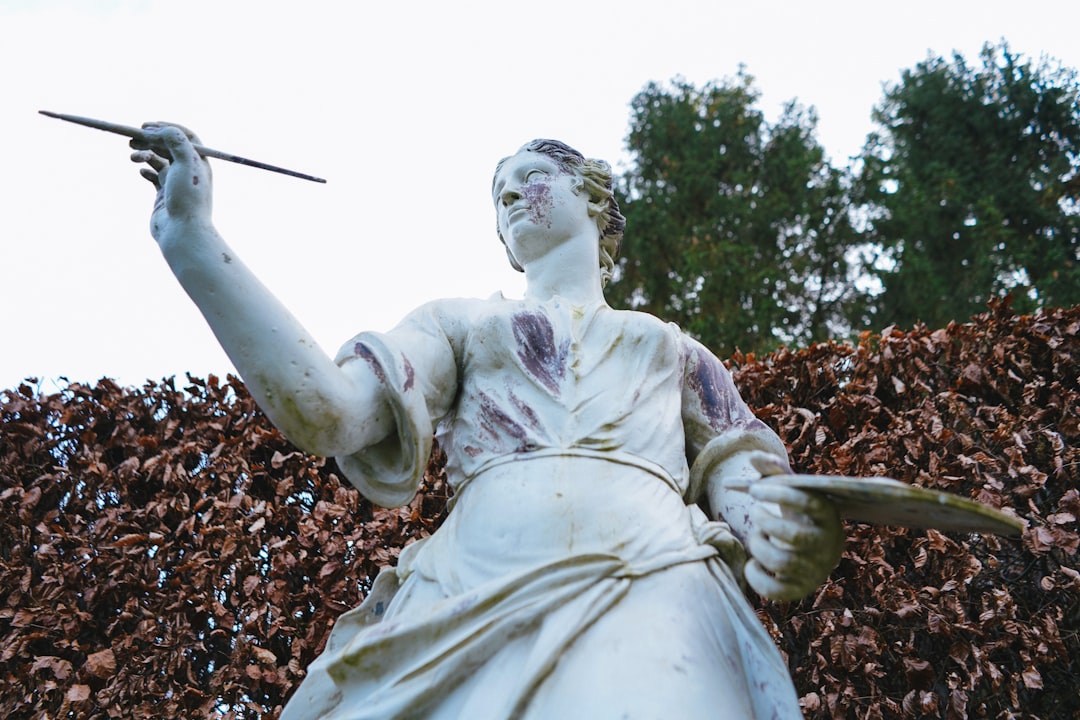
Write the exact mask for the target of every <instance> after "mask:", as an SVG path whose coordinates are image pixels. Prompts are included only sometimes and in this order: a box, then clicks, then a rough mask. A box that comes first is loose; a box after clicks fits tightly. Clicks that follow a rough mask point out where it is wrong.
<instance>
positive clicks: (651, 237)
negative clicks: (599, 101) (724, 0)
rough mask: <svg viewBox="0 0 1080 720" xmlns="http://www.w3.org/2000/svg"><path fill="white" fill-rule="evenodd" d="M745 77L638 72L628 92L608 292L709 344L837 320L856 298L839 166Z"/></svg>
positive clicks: (826, 326)
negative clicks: (621, 232)
mask: <svg viewBox="0 0 1080 720" xmlns="http://www.w3.org/2000/svg"><path fill="white" fill-rule="evenodd" d="M757 100H758V93H757V91H756V90H755V89H754V87H753V80H752V78H751V77H750V76H749V75H747V74H745V73H742V72H740V74H739V75H737V76H736V77H735V78H733V79H728V80H726V81H723V82H721V83H716V84H708V85H705V86H704V87H702V88H700V89H698V88H695V87H694V86H692V85H690V84H688V83H686V82H685V81H682V80H675V81H673V82H672V83H671V84H670V85H668V86H661V85H657V84H655V83H650V84H649V85H647V86H646V87H645V88H644V89H643V90H642V91H641V92H640V93H639V94H638V95H637V96H636V97H635V98H634V100H633V102H632V104H631V105H632V117H631V129H630V133H629V136H628V138H627V145H628V148H629V150H630V152H631V155H632V157H633V161H634V162H633V167H632V168H631V169H630V170H629V171H628V172H627V173H626V174H625V175H624V176H623V177H622V179H621V187H620V198H619V201H620V204H621V205H622V208H623V212H624V214H625V215H626V217H627V233H626V238H625V240H624V243H623V248H622V256H621V259H620V261H619V265H618V270H617V272H616V276H615V279H614V280H613V282H612V283H611V285H610V287H609V289H608V297H609V299H610V301H611V302H612V304H614V305H616V306H622V307H632V308H637V309H641V310H645V311H647V312H651V313H653V314H655V315H658V316H660V317H662V318H664V319H666V320H671V321H674V322H676V323H678V324H679V325H680V326H682V327H683V328H684V329H686V330H687V331H688V332H690V333H692V334H693V335H695V336H697V337H698V338H699V339H701V340H702V342H704V343H705V344H706V345H708V346H709V347H711V348H712V349H713V350H714V351H716V352H718V353H720V354H721V355H727V354H730V353H731V352H733V351H734V350H735V348H736V346H738V347H739V348H741V349H743V350H749V351H764V350H768V349H772V348H774V347H776V345H777V344H778V343H780V342H801V343H805V342H807V341H810V340H817V339H823V338H825V337H827V336H829V335H836V334H838V333H839V334H843V333H844V332H845V331H846V328H847V327H848V326H849V322H848V320H847V318H848V317H849V316H851V315H853V314H856V313H857V312H858V310H859V307H860V302H861V300H862V298H860V297H859V295H858V294H857V293H856V291H855V290H854V286H853V284H852V283H851V282H850V281H849V278H850V277H851V276H852V275H853V272H854V268H853V267H852V266H851V263H849V258H850V257H851V254H850V253H849V252H848V250H849V249H850V248H851V247H852V246H853V245H854V243H855V241H856V239H857V236H856V234H855V233H854V231H853V229H852V227H851V223H850V221H849V218H848V213H847V211H846V208H847V206H848V202H847V198H846V194H845V182H844V177H843V175H842V174H841V173H840V172H838V171H836V170H835V169H833V168H832V167H831V166H830V165H829V164H828V163H827V162H826V160H825V158H824V153H823V151H822V148H821V146H820V145H819V144H818V142H817V141H816V139H815V138H814V128H815V124H816V118H815V116H814V114H813V112H812V111H807V110H805V109H803V108H801V107H799V106H797V105H796V104H794V103H791V104H789V105H788V106H787V108H786V109H785V110H784V112H783V115H782V116H781V117H780V119H779V120H778V121H777V122H776V123H775V124H769V123H767V122H766V121H765V119H764V117H763V115H762V113H761V111H760V110H758V109H757V107H756V103H757Z"/></svg>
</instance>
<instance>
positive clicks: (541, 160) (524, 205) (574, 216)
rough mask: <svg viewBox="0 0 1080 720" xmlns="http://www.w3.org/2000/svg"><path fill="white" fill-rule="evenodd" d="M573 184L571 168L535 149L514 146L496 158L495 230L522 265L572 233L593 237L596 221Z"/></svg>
mask: <svg viewBox="0 0 1080 720" xmlns="http://www.w3.org/2000/svg"><path fill="white" fill-rule="evenodd" d="M579 188H580V180H579V178H578V177H577V176H576V175H575V174H574V173H572V172H568V171H565V170H563V169H561V168H560V167H559V165H558V164H557V163H556V162H555V161H554V160H552V159H551V158H549V157H548V156H547V155H543V154H541V153H535V152H532V151H524V152H520V153H518V154H517V155H514V156H512V157H510V158H509V159H507V160H506V161H505V162H504V163H503V164H502V167H501V168H500V169H499V173H498V175H496V176H495V183H494V186H493V189H492V193H493V199H494V201H495V211H496V213H497V214H498V222H499V232H500V233H501V234H502V238H503V241H504V242H505V243H506V247H507V249H508V250H509V251H510V253H511V254H512V255H513V256H514V258H515V259H516V260H517V261H518V263H519V264H521V265H522V267H524V266H525V265H526V264H527V263H528V262H530V261H531V260H534V259H536V258H538V257H542V256H543V255H544V254H545V253H546V252H547V251H548V250H550V249H551V248H552V247H555V246H556V245H559V244H560V243H562V242H565V241H567V240H569V239H570V238H572V237H576V236H581V235H584V236H585V237H590V238H591V242H596V233H597V228H596V221H595V220H594V219H593V218H592V217H590V216H589V203H588V197H587V196H586V193H585V192H584V191H582V190H580V189H579Z"/></svg>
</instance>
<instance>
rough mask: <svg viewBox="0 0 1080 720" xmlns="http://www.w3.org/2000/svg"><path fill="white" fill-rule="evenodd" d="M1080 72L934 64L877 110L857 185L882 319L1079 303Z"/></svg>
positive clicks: (987, 58)
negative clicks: (1004, 301) (874, 254)
mask: <svg viewBox="0 0 1080 720" xmlns="http://www.w3.org/2000/svg"><path fill="white" fill-rule="evenodd" d="M1078 90H1080V87H1078V85H1077V81H1076V76H1075V74H1074V73H1073V72H1071V71H1067V70H1064V69H1062V68H1060V67H1054V66H1051V64H1050V63H1049V62H1048V61H1046V60H1043V61H1041V62H1040V63H1039V64H1033V63H1032V62H1031V61H1029V60H1026V59H1023V58H1022V57H1020V56H1019V55H1016V54H1014V53H1012V52H1010V51H1009V48H1008V46H1007V45H1005V44H1001V45H998V46H990V45H987V46H986V47H984V48H983V51H982V54H981V65H980V66H979V67H969V66H968V64H967V63H966V62H965V61H964V59H963V58H962V57H961V56H959V55H954V56H953V58H952V61H951V62H947V61H946V60H945V59H943V58H940V57H931V58H929V59H928V60H926V61H924V62H922V63H919V64H918V65H916V67H915V68H914V69H913V70H907V71H905V72H904V73H903V74H902V76H901V81H900V83H899V84H897V85H895V86H893V87H891V88H889V89H888V90H887V91H886V95H885V98H884V100H883V101H882V103H881V104H880V105H879V106H878V107H877V108H876V109H875V115H874V117H875V120H876V122H877V123H878V124H879V125H880V126H881V130H880V132H877V133H874V134H872V135H871V136H870V138H869V139H868V141H867V145H866V149H865V151H864V155H863V163H864V164H863V170H862V176H861V178H860V187H861V197H862V199H863V200H864V201H865V203H866V210H867V217H868V219H869V226H870V227H869V231H870V234H871V236H872V239H873V240H874V241H875V242H876V243H878V244H879V246H880V248H881V252H882V256H883V258H884V259H885V262H884V263H881V265H882V266H883V267H879V268H878V273H879V275H880V278H881V281H882V285H883V287H884V292H883V293H882V295H881V296H880V298H879V301H878V303H877V305H878V317H879V318H880V321H884V322H887V323H897V324H900V325H910V324H912V323H914V322H916V321H920V320H921V321H923V322H925V323H927V324H928V325H929V326H931V327H941V326H944V325H945V324H946V323H948V321H950V320H954V319H955V320H962V319H965V318H967V317H969V316H971V315H972V314H974V313H976V312H979V311H981V310H982V309H983V308H984V307H985V306H986V303H987V301H988V300H989V299H990V298H992V297H994V296H1001V295H1004V294H1006V293H1008V292H1012V293H1013V295H1014V298H1015V300H1014V304H1015V306H1016V307H1017V308H1018V309H1020V310H1023V311H1030V310H1033V309H1035V308H1036V307H1042V306H1068V305H1073V304H1077V303H1080V196H1078V194H1080V175H1078V169H1080V105H1078Z"/></svg>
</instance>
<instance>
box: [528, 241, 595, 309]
mask: <svg viewBox="0 0 1080 720" xmlns="http://www.w3.org/2000/svg"><path fill="white" fill-rule="evenodd" d="M525 283H526V284H525V297H527V298H530V299H533V300H538V301H540V302H545V301H547V300H550V299H552V298H553V297H556V296H558V297H561V298H563V299H564V300H566V301H568V302H570V303H571V304H574V305H579V306H582V307H587V306H590V305H593V304H595V303H597V302H602V301H603V299H604V291H603V287H602V283H601V280H600V261H599V259H598V258H597V257H596V256H595V253H593V254H590V253H582V252H575V251H574V248H573V247H572V246H563V247H560V248H556V249H554V250H552V252H550V253H548V254H547V255H545V256H544V257H543V258H540V259H537V260H534V261H533V262H531V263H529V264H528V265H527V266H526V267H525Z"/></svg>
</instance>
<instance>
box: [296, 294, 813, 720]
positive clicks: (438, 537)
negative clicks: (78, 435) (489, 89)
mask: <svg viewBox="0 0 1080 720" xmlns="http://www.w3.org/2000/svg"><path fill="white" fill-rule="evenodd" d="M337 362H338V363H339V364H344V363H352V362H364V363H368V364H369V366H370V367H371V369H372V371H373V373H374V376H375V377H377V378H378V380H379V382H381V383H383V385H384V386H385V388H386V391H387V393H388V396H389V398H390V403H391V406H392V408H393V411H394V415H395V422H396V431H395V432H394V433H393V434H392V435H391V436H390V437H388V438H387V439H386V440H385V441H383V442H382V443H379V444H378V445H375V446H372V447H370V448H367V449H365V450H364V451H361V452H358V453H356V454H355V455H352V456H348V457H341V458H338V463H339V465H340V467H341V468H342V471H343V472H344V473H345V474H346V475H347V476H348V477H349V479H350V480H351V481H352V482H353V483H354V484H355V485H356V486H357V487H358V488H359V489H360V491H361V492H362V493H363V494H364V495H365V496H367V497H368V498H369V499H371V500H372V501H373V502H376V503H378V504H381V505H386V506H396V505H401V504H404V503H407V502H408V501H409V500H410V499H411V498H412V496H413V495H414V494H415V492H416V488H417V486H418V484H419V482H420V479H421V478H422V475H423V471H424V467H425V465H426V461H427V458H428V454H429V452H430V449H431V438H432V436H433V434H434V435H435V436H436V437H437V438H438V440H439V444H440V446H441V447H442V448H443V450H444V451H445V452H446V455H447V466H446V470H447V476H448V479H449V482H450V484H451V486H452V487H453V489H454V499H453V506H452V508H451V511H450V513H449V515H448V517H447V520H446V522H445V523H444V524H443V526H442V527H441V528H440V529H439V530H438V531H436V532H435V533H434V534H433V535H432V536H431V537H429V538H426V539H423V540H420V541H418V542H415V543H413V544H411V545H409V546H407V547H406V548H405V549H404V550H403V551H402V553H401V557H400V559H399V562H398V565H397V567H396V568H388V569H386V570H384V571H383V572H382V573H381V574H380V576H379V577H378V579H377V580H376V582H375V584H374V586H373V588H372V591H371V593H369V595H368V597H367V598H366V600H365V601H364V603H363V604H362V605H361V606H360V607H359V608H357V609H355V610H353V611H351V612H349V613H346V614H345V615H343V616H342V617H341V618H340V619H339V620H338V622H337V624H336V625H335V627H334V630H333V632H332V633H331V636H330V638H329V640H328V643H327V647H326V649H325V650H324V652H323V654H322V655H321V656H320V657H319V658H318V659H317V660H316V661H315V662H313V663H312V665H311V666H310V667H309V669H308V677H307V678H306V679H305V681H304V682H303V683H302V684H301V686H300V688H298V690H297V692H296V693H295V695H294V696H293V698H292V699H291V700H290V702H289V705H288V706H287V707H286V709H285V712H284V713H283V715H282V718H283V720H297V719H301V718H334V719H339V720H345V719H349V720H360V719H361V718H399V717H400V718H405V717H416V718H458V717H462V718H478V719H484V718H489V719H492V720H494V719H497V718H511V717H513V718H518V717H521V718H577V717H580V718H694V717H702V718H799V717H801V712H800V710H799V707H798V703H797V699H796V696H795V692H794V688H793V686H792V684H791V680H790V678H789V676H788V673H787V668H786V667H785V665H784V662H783V660H782V658H781V657H780V654H779V652H778V651H777V649H776V647H775V646H774V645H773V643H772V641H771V639H770V638H769V636H768V635H767V634H766V633H765V632H764V629H763V628H762V626H761V625H760V623H759V622H758V620H757V617H756V616H755V615H754V613H753V611H752V609H751V608H750V606H749V604H748V603H747V601H746V599H745V598H744V596H743V595H742V592H741V589H740V586H739V578H740V577H741V563H742V560H743V557H744V556H743V554H742V546H741V544H740V543H739V541H738V539H736V537H735V536H734V535H733V534H732V532H731V529H730V527H729V526H728V524H727V523H725V522H723V520H722V519H721V520H714V521H710V520H709V519H708V518H707V517H706V516H705V514H704V513H703V512H702V510H701V508H699V506H698V505H697V504H696V503H697V501H698V500H700V499H701V498H702V497H703V492H704V485H705V484H706V483H708V482H711V481H715V480H716V479H715V478H713V477H712V475H711V472H712V471H713V469H714V468H716V467H718V466H719V465H720V464H722V463H723V461H724V460H725V459H727V458H729V457H730V456H731V455H733V454H734V453H736V452H740V451H743V450H747V449H756V450H763V451H765V452H770V453H774V454H776V455H778V456H780V457H782V458H784V461H785V462H786V452H785V449H784V446H783V444H782V443H781V441H780V440H779V438H778V437H777V436H776V435H775V434H774V433H773V432H772V431H771V430H769V429H768V428H767V427H766V426H765V425H764V424H763V423H761V422H760V421H759V420H757V419H756V418H755V417H754V416H753V414H752V413H751V412H750V410H749V409H748V408H747V406H746V405H745V403H743V401H742V400H741V398H740V397H739V395H738V392H737V391H736V389H735V387H734V385H733V383H732V381H731V377H730V374H729V373H728V371H727V370H726V369H725V368H724V366H723V364H722V363H720V362H719V360H717V359H716V358H715V357H714V356H713V355H712V354H711V353H709V352H708V351H707V350H706V349H705V348H704V347H703V346H701V345H700V344H699V343H697V342H696V341H694V340H693V339H691V338H690V337H688V336H687V335H685V334H684V333H682V332H681V331H680V330H679V329H678V328H677V327H676V326H675V325H672V324H666V323H663V322H661V321H660V320H658V319H656V318H655V317H653V316H651V315H647V314H644V313H638V312H631V311H616V310H613V309H611V308H609V307H608V306H607V305H605V304H603V303H599V304H597V305H594V306H592V307H584V308H583V307H578V306H574V305H571V304H570V303H569V302H568V301H566V300H564V299H562V298H559V297H555V298H553V299H551V300H548V301H545V302H536V301H531V300H521V301H515V300H507V299H504V298H502V297H501V296H496V297H494V298H491V299H488V300H444V301H437V302H434V303H430V304H428V305H425V306H424V307H422V308H420V309H419V310H417V311H415V312H414V313H412V314H411V315H409V316H408V317H407V318H406V319H405V320H404V321H403V322H402V323H401V324H400V325H399V326H398V327H396V328H395V329H394V330H392V331H390V332H389V333H385V334H378V333H362V334H360V335H358V336H357V337H356V338H354V339H353V340H351V341H350V342H349V343H347V344H346V345H345V346H344V347H343V348H342V350H341V352H340V353H339V354H338V357H337Z"/></svg>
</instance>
